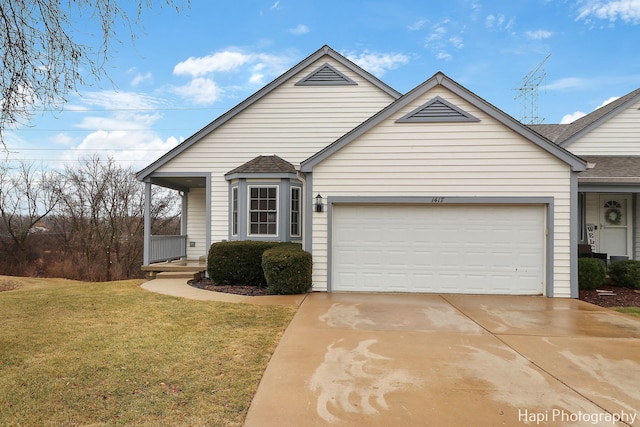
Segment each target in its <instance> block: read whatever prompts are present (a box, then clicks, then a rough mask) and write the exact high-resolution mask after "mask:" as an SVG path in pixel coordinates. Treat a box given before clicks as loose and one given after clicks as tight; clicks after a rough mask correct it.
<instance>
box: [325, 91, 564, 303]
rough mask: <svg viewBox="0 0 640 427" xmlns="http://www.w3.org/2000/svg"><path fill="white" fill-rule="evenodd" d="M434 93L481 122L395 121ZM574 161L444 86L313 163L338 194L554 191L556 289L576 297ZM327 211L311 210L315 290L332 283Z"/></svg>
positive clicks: (492, 194) (327, 192)
mask: <svg viewBox="0 0 640 427" xmlns="http://www.w3.org/2000/svg"><path fill="white" fill-rule="evenodd" d="M435 96H440V97H442V98H444V99H445V100H447V101H448V102H450V103H452V104H454V105H456V106H457V107H458V108H461V109H463V110H465V111H466V112H467V113H469V114H472V115H473V116H475V117H477V118H478V119H480V122H477V123H395V120H397V119H398V118H400V117H402V116H404V115H405V114H407V113H409V112H410V111H412V110H413V109H415V108H417V107H419V106H420V105H421V104H424V103H425V102H427V101H428V100H430V99H432V98H433V97H435ZM570 178H571V171H570V167H569V166H568V165H567V164H566V163H564V162H562V161H560V160H559V159H557V158H555V157H554V156H552V155H551V154H549V153H548V152H546V151H544V150H542V149H541V148H540V147H538V146H536V145H535V144H533V143H532V142H530V141H528V140H526V139H525V138H523V137H521V136H520V135H518V134H516V133H514V132H513V131H511V130H510V129H508V128H506V127H505V126H504V125H502V124H501V123H499V122H497V121H495V120H494V119H493V118H491V117H489V116H487V115H486V114H485V113H484V112H483V111H481V110H479V109H477V108H475V107H474V106H472V105H470V104H468V103H466V102H465V101H464V100H462V99H461V98H458V97H457V96H456V95H454V94H452V93H450V92H449V91H447V90H446V89H443V88H441V87H436V88H434V89H433V90H431V91H429V93H427V94H425V95H424V96H423V97H421V98H420V99H417V100H415V101H414V102H413V103H411V104H409V105H407V106H406V107H404V108H403V109H401V110H400V111H398V112H397V113H396V114H395V115H394V116H392V117H390V118H389V119H387V120H386V121H385V122H384V123H381V124H379V125H378V126H376V127H375V128H374V129H372V130H370V131H368V132H367V133H365V134H364V135H362V136H360V137H359V138H358V139H356V140H354V141H352V142H351V143H350V144H348V145H347V146H345V147H344V148H343V149H341V150H340V151H338V152H337V153H335V154H333V155H332V156H330V157H329V158H327V159H326V160H324V161H323V162H321V163H319V164H318V165H316V166H315V167H314V171H313V192H314V193H320V194H322V195H323V196H324V197H332V196H351V197H357V196H389V197H394V196H395V197H397V196H416V197H427V196H428V197H441V196H451V197H455V196H458V197H463V196H464V197H482V196H484V197H495V196H499V197H552V198H553V200H554V212H553V218H554V224H552V226H553V230H554V253H553V255H552V256H553V260H554V264H553V283H554V296H558V297H569V296H570V201H571V194H570ZM327 227H328V225H327V214H326V213H314V214H313V230H314V234H313V261H314V277H313V283H314V290H326V287H327V277H326V270H327V261H328V248H327V233H326V230H327Z"/></svg>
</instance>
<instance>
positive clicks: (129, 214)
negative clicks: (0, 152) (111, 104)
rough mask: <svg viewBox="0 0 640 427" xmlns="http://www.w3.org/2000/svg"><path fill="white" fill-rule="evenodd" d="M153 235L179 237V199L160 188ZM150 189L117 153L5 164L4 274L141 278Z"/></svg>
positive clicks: (0, 184) (0, 220) (0, 235)
mask: <svg viewBox="0 0 640 427" xmlns="http://www.w3.org/2000/svg"><path fill="white" fill-rule="evenodd" d="M153 190H154V191H153V196H152V200H151V201H152V212H151V217H152V221H151V229H152V231H151V232H152V234H179V230H180V218H179V212H180V209H179V206H178V205H179V197H177V194H176V193H175V192H174V191H169V190H165V189H162V188H156V187H154V189H153ZM143 218H144V186H143V184H141V183H140V182H138V181H137V180H136V178H135V172H134V171H133V170H132V169H131V168H124V167H122V166H120V165H119V164H117V163H116V162H115V161H114V160H113V159H112V158H109V159H107V160H106V161H105V160H104V159H101V158H99V157H98V156H93V157H89V158H86V159H84V160H82V161H81V163H80V165H79V166H77V167H67V168H65V170H64V171H62V172H59V171H50V170H45V169H43V168H38V167H36V166H35V165H34V164H31V163H26V162H21V163H19V164H17V165H16V164H11V165H10V164H2V165H0V274H3V275H14V276H38V277H64V278H68V279H79V280H85V281H107V280H120V279H128V278H137V277H142V273H141V270H140V267H141V265H142V259H143V258H142V256H143V246H144V242H143V230H144V220H143Z"/></svg>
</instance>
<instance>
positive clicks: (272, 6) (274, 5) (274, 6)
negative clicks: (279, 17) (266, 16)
mask: <svg viewBox="0 0 640 427" xmlns="http://www.w3.org/2000/svg"><path fill="white" fill-rule="evenodd" d="M278 6H280V1H276V2H275V3H274V4H272V5H271V9H277V8H278Z"/></svg>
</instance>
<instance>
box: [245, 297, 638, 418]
mask: <svg viewBox="0 0 640 427" xmlns="http://www.w3.org/2000/svg"><path fill="white" fill-rule="evenodd" d="M639 418H640V319H636V318H633V317H630V316H626V315H623V314H620V313H616V312H613V311H610V310H606V309H602V308H600V307H596V306H593V305H590V304H587V303H584V302H582V301H578V300H570V299H549V298H543V297H509V296H504V297H502V296H466V295H407V294H344V293H343V294H340V293H332V294H327V293H313V294H310V295H309V296H307V298H306V299H305V300H304V302H303V304H302V305H301V306H300V308H299V310H298V312H297V313H296V315H295V317H294V319H293V321H292V322H291V324H290V326H289V327H288V328H287V330H286V331H285V333H284V335H283V337H282V339H281V341H280V343H279V345H278V347H277V349H276V351H275V353H274V355H273V357H272V358H271V361H270V362H269V365H268V367H267V369H266V371H265V374H264V376H263V378H262V381H261V382H260V385H259V388H258V391H257V393H256V395H255V396H254V399H253V402H252V404H251V407H250V409H249V412H248V414H247V418H246V421H245V427H270V426H274V427H275V426H277V427H286V426H296V427H297V426H327V425H335V426H341V427H342V426H381V427H382V426H384V427H388V426H494V425H496V426H497V425H505V426H517V425H547V426H588V425H601V426H611V425H633V426H640V419H639Z"/></svg>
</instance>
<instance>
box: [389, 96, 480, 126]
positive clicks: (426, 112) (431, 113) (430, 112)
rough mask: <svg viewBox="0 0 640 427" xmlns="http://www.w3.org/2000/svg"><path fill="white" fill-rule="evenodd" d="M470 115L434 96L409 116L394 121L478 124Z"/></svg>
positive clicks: (477, 120)
mask: <svg viewBox="0 0 640 427" xmlns="http://www.w3.org/2000/svg"><path fill="white" fill-rule="evenodd" d="M479 121H480V120H479V119H477V118H476V117H474V116H472V115H471V114H469V113H467V112H466V111H463V110H462V109H460V108H458V107H456V106H455V105H453V104H452V103H450V102H449V101H447V100H445V99H443V98H441V97H439V96H436V97H435V98H433V99H432V100H430V101H429V102H427V103H426V104H424V105H421V106H420V107H418V108H416V109H415V110H413V111H411V112H410V113H409V114H407V115H405V116H403V117H401V118H399V119H398V120H396V122H398V123H412V122H413V123H442V122H479Z"/></svg>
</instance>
